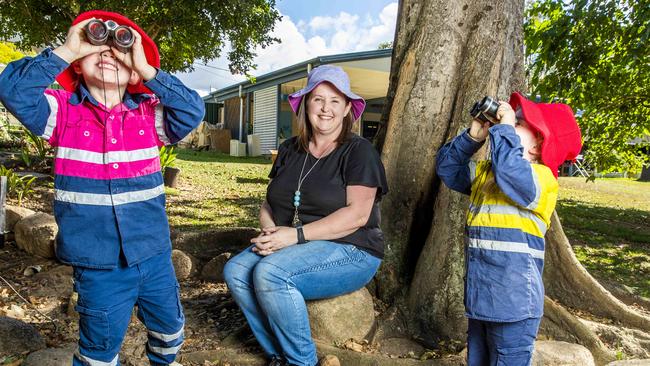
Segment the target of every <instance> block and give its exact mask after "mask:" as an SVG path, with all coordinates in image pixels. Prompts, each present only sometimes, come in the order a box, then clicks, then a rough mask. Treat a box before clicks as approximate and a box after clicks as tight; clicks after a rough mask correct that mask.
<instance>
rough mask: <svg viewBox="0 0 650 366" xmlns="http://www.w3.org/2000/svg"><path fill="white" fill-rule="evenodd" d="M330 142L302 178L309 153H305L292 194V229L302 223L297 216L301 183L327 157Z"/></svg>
mask: <svg viewBox="0 0 650 366" xmlns="http://www.w3.org/2000/svg"><path fill="white" fill-rule="evenodd" d="M332 142H334V141H332ZM332 142H330V143H329V144H328V145H327V149H325V151H324V152H323V153H322V154H321V156H320V157H319V158H318V159H316V162H315V163H314V165H312V166H311V168H309V170H308V171H307V173H306V174H305V176H304V177H303V175H302V173H303V172H304V171H305V165H306V164H307V158H309V154H310V153H309V151H307V154H305V160H304V161H303V162H302V169H300V176H299V177H298V187H297V188H296V191H295V192H294V196H293V207H294V208H295V210H294V212H293V220H292V221H291V225H293V227H298V226H302V221H300V216H299V215H300V214H299V213H298V207H299V206H300V188H301V187H302V183H303V182H304V181H305V179H306V178H307V176H308V175H309V173H311V171H312V170H314V168H315V167H316V164H318V162H319V161H320V159H322V158H323V157H324V156H326V155H327V153H328V152H329V148H330V145H331V144H332Z"/></svg>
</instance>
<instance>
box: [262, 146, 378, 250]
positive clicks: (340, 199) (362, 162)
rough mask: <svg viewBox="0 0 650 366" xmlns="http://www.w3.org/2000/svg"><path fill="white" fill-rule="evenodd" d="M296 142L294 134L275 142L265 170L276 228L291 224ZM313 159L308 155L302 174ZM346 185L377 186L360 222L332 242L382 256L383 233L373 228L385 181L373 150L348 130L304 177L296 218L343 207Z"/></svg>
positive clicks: (300, 155)
mask: <svg viewBox="0 0 650 366" xmlns="http://www.w3.org/2000/svg"><path fill="white" fill-rule="evenodd" d="M296 141H297V137H293V138H291V139H289V140H287V141H285V142H284V143H282V145H280V147H279V149H278V156H277V158H276V160H275V163H274V164H273V167H272V168H271V173H269V178H272V181H271V183H270V184H269V186H268V188H267V191H266V200H267V201H268V203H269V205H270V206H271V210H272V212H273V220H274V221H275V224H276V225H278V226H291V221H292V220H293V214H294V209H295V208H294V206H293V196H294V193H295V191H296V188H298V177H299V176H300V170H301V168H302V165H303V162H304V161H305V154H307V153H306V152H305V151H302V149H300V148H299V147H298V146H297V144H296ZM316 160H317V159H316V158H315V157H314V156H313V155H311V154H309V156H308V157H307V162H306V163H305V170H304V172H303V177H304V175H305V174H306V173H307V171H309V169H310V168H311V167H312V166H313V165H314V164H315V163H316ZM349 185H361V186H366V187H377V188H378V189H377V195H376V198H375V203H374V205H373V206H372V211H371V213H370V217H369V218H368V222H367V223H366V225H364V226H363V227H360V228H359V229H358V230H357V231H355V232H353V233H352V234H349V235H347V236H345V237H342V238H339V239H336V240H332V241H334V242H340V243H349V244H354V245H356V246H357V247H359V248H361V249H363V250H365V251H367V252H368V253H370V254H372V255H374V256H376V257H379V258H383V256H384V235H383V233H382V232H381V229H380V228H379V223H380V220H381V218H380V213H379V201H380V200H381V197H382V196H383V195H384V194H386V193H387V192H388V184H387V183H386V174H385V172H384V166H383V164H382V163H381V160H380V158H379V154H378V153H377V150H375V148H374V147H373V146H372V144H371V143H370V142H369V141H368V140H366V139H364V138H362V137H359V136H357V135H354V134H352V135H351V136H350V138H349V139H348V140H347V141H346V142H345V143H343V144H342V145H340V146H338V147H337V148H336V149H335V150H334V151H332V152H331V153H330V154H329V155H327V156H324V157H323V158H322V159H321V160H320V161H319V162H318V164H317V165H316V166H315V167H314V169H313V170H312V171H311V173H309V175H307V177H306V178H305V179H304V181H303V183H302V187H301V188H300V193H301V195H300V207H298V213H299V216H300V221H302V223H303V224H308V223H310V222H314V221H317V220H319V219H322V218H323V217H325V216H327V215H329V214H331V213H333V212H334V211H336V210H338V209H340V208H342V207H345V206H346V204H347V200H346V186H349Z"/></svg>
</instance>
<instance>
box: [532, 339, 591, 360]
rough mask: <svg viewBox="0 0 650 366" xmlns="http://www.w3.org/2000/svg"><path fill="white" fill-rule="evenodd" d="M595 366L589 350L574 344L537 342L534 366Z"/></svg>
mask: <svg viewBox="0 0 650 366" xmlns="http://www.w3.org/2000/svg"><path fill="white" fill-rule="evenodd" d="M551 365H564V366H573V365H575V366H595V365H596V363H595V361H594V357H593V356H592V355H591V352H589V350H588V349H586V348H585V347H583V346H581V345H579V344H573V343H567V342H558V341H538V342H535V353H534V355H533V362H532V366H551Z"/></svg>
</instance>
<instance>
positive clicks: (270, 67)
mask: <svg viewBox="0 0 650 366" xmlns="http://www.w3.org/2000/svg"><path fill="white" fill-rule="evenodd" d="M360 19H362V20H360ZM396 20H397V2H394V3H391V4H388V5H387V6H386V7H384V9H383V10H382V11H381V13H380V14H378V15H371V14H367V15H364V16H363V18H362V17H361V16H360V15H355V14H349V13H346V12H340V13H339V14H338V15H337V16H334V17H324V16H316V17H313V18H311V19H310V20H309V21H303V20H300V21H298V22H297V23H294V21H293V20H291V18H290V17H289V16H286V15H285V16H283V17H282V20H281V21H280V22H279V23H277V24H276V26H275V29H274V31H273V32H272V34H271V36H273V37H277V38H279V39H280V40H281V41H282V42H281V43H276V44H273V45H271V46H269V47H267V48H264V49H263V48H261V47H259V48H257V49H256V51H255V52H256V54H257V56H256V57H255V59H254V62H255V63H256V64H257V65H258V66H257V69H256V70H254V71H253V72H252V74H253V75H262V74H265V73H268V72H271V71H274V70H278V69H281V68H284V67H287V66H291V65H293V64H296V63H299V62H302V61H306V60H308V59H311V58H314V57H317V56H325V55H332V54H338V53H346V52H357V51H368V50H374V49H377V46H378V45H379V44H380V43H382V42H386V41H392V40H393V37H394V34H395V23H396ZM222 54H223V55H224V56H222V57H220V58H219V59H217V60H213V61H211V62H210V63H209V65H210V66H214V67H219V68H222V69H227V68H228V61H227V59H226V57H225V56H226V55H227V51H226V50H224V52H223V53H222ZM177 76H179V77H180V78H181V80H182V81H183V82H185V83H186V84H187V85H189V86H190V87H192V88H194V89H196V90H198V91H200V92H202V93H205V94H207V93H208V92H209V91H210V89H211V88H212V90H215V89H220V88H223V87H225V86H227V85H231V84H234V83H236V82H239V81H243V80H244V79H245V78H244V77H242V76H235V75H230V74H229V73H228V72H225V71H222V70H217V69H211V68H208V67H205V66H198V67H196V70H195V71H194V72H192V73H185V74H177Z"/></svg>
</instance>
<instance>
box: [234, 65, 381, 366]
mask: <svg viewBox="0 0 650 366" xmlns="http://www.w3.org/2000/svg"><path fill="white" fill-rule="evenodd" d="M289 103H290V104H291V107H292V109H293V110H294V112H296V113H297V117H298V136H295V137H293V138H291V139H289V140H287V141H286V142H284V143H283V144H282V145H280V148H279V153H278V157H277V159H276V161H275V163H274V164H273V167H272V168H271V173H270V174H269V177H270V178H272V180H271V182H270V183H269V186H268V189H267V196H266V201H265V202H264V203H263V204H262V207H261V209H260V225H261V229H262V232H261V234H260V235H259V236H258V237H256V238H253V239H252V240H251V242H252V243H253V245H252V246H251V247H249V248H248V249H246V250H244V251H243V252H242V253H240V254H239V255H237V256H235V257H234V258H232V259H231V260H230V261H229V262H228V263H227V264H226V266H225V268H224V278H225V280H226V283H227V284H228V287H229V289H230V291H231V292H232V295H233V297H234V299H235V301H236V302H237V304H238V305H239V307H240V308H241V309H242V311H243V313H244V315H245V316H246V319H247V320H248V324H249V325H250V327H251V329H252V330H253V333H254V334H255V337H256V338H257V340H258V342H259V343H260V345H261V346H262V348H263V349H264V352H265V353H266V355H267V356H268V357H269V358H270V360H271V361H270V364H269V365H276V366H280V365H300V366H313V365H317V364H321V365H323V366H324V365H338V361H335V362H332V361H326V362H323V361H321V363H319V362H318V359H317V356H316V346H315V344H314V342H313V340H312V339H311V332H310V329H309V318H308V314H307V306H306V304H305V300H315V299H323V298H329V297H335V296H339V295H342V294H346V293H350V292H353V291H356V290H358V289H360V288H361V287H363V286H365V285H366V284H367V283H368V282H369V281H370V280H371V279H372V277H373V276H374V274H375V272H376V271H377V268H378V267H379V264H380V263H381V258H382V257H383V247H384V243H383V234H382V232H381V230H380V229H379V200H380V198H381V197H382V195H384V194H385V193H386V192H387V184H386V177H385V174H384V167H383V165H382V163H381V160H380V159H379V154H378V153H377V151H376V150H375V149H374V147H373V146H372V144H371V143H370V142H369V141H367V140H365V139H364V138H362V137H359V136H357V135H354V134H352V133H351V129H352V124H353V123H354V121H356V120H358V119H359V118H360V117H361V114H362V113H363V110H364V108H365V101H364V100H363V98H361V97H359V96H358V95H356V94H354V93H353V92H352V91H351V90H350V81H349V79H348V76H347V74H346V73H345V72H344V71H343V69H341V68H340V67H336V66H329V65H324V66H320V67H317V68H315V69H314V70H312V71H311V72H310V73H309V76H308V79H307V86H306V87H305V88H304V89H302V90H300V91H298V92H296V93H294V94H292V95H290V96H289Z"/></svg>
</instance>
